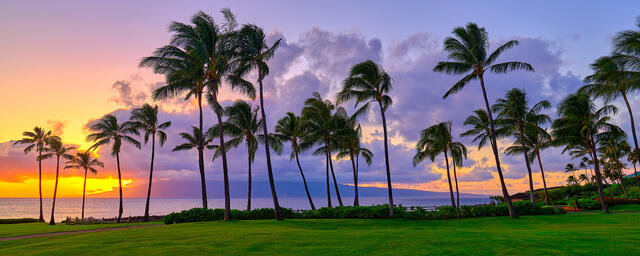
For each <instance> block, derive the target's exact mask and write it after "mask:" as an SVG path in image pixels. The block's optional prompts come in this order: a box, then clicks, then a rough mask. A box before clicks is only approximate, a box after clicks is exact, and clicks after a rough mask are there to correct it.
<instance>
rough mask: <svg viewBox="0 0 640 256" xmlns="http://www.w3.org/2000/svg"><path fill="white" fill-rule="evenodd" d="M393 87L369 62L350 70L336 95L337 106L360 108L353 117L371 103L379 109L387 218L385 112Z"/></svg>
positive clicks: (387, 77) (391, 101)
mask: <svg viewBox="0 0 640 256" xmlns="http://www.w3.org/2000/svg"><path fill="white" fill-rule="evenodd" d="M392 88H393V85H392V84H391V76H389V74H387V72H386V71H385V70H384V69H383V68H382V67H381V66H380V65H378V64H376V63H375V62H373V61H371V60H367V61H365V62H362V63H359V64H356V65H355V66H353V67H352V68H351V71H350V72H349V77H347V79H345V80H344V83H343V85H342V90H341V91H340V92H339V93H338V95H337V104H341V103H343V102H347V101H352V100H353V101H355V107H357V106H358V105H359V104H361V103H362V106H361V107H360V108H359V109H358V110H357V111H356V112H355V113H354V114H353V115H354V116H355V117H359V116H361V115H364V114H366V112H367V111H368V109H369V106H370V105H371V104H372V103H374V102H375V103H377V104H378V106H379V107H380V117H381V118H382V131H383V135H384V162H385V167H386V172H387V190H388V193H389V217H393V206H394V205H393V191H392V188H391V167H390V164H389V145H388V138H387V118H386V116H385V112H386V111H387V109H388V108H389V107H390V106H391V104H392V103H393V100H391V97H390V96H389V95H388V94H389V92H390V91H391V89H392Z"/></svg>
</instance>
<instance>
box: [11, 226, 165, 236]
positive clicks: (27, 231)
mask: <svg viewBox="0 0 640 256" xmlns="http://www.w3.org/2000/svg"><path fill="white" fill-rule="evenodd" d="M160 223H161V222H149V223H143V222H133V223H130V224H127V223H121V224H92V225H64V224H56V225H54V226H51V225H49V224H47V223H24V224H2V225H0V237H10V236H22V235H32V234H43V233H53V232H64V231H76V230H88V229H99V228H112V227H123V226H135V225H149V224H160Z"/></svg>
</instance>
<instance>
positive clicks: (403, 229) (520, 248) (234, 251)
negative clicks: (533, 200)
mask: <svg viewBox="0 0 640 256" xmlns="http://www.w3.org/2000/svg"><path fill="white" fill-rule="evenodd" d="M639 219H640V213H617V214H606V215H603V214H600V213H579V214H565V215H556V216H524V217H522V218H520V219H517V220H514V219H510V218H509V217H485V218H468V219H456V220H437V221H422V220H421V221H418V220H401V219H394V220H384V219H381V220H353V219H351V220H286V221H284V222H276V221H273V220H255V221H231V222H222V221H215V222H203V223H188V224H176V225H167V226H156V227H146V228H138V229H128V230H113V231H104V232H95V233H85V234H72V235H63V236H53V237H40V238H30V239H23V240H14V241H5V242H0V252H1V254H4V255H30V254H33V255H78V254H91V255H176V254H181V255H202V254H212V255H213V254H216V255H247V254H251V255H317V254H330V255H372V254H374V255H394V254H395V255H416V254H418V255H425V254H429V255H445V254H448V255H533V254H536V255H542V254H554V255H632V254H636V253H637V252H638V251H640V243H638V242H637V241H638V240H639V239H640V225H639V221H638V220H639ZM24 225H30V224H15V227H16V228H15V229H14V230H16V231H17V230H18V229H19V227H20V226H24ZM2 228H3V227H0V229H2Z"/></svg>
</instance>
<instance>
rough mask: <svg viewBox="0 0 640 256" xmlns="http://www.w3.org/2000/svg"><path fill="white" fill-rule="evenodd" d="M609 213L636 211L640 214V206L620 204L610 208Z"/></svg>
mask: <svg viewBox="0 0 640 256" xmlns="http://www.w3.org/2000/svg"><path fill="white" fill-rule="evenodd" d="M609 211H612V212H620V211H625V212H626V211H629V212H631V211H636V212H640V204H618V205H614V206H610V207H609Z"/></svg>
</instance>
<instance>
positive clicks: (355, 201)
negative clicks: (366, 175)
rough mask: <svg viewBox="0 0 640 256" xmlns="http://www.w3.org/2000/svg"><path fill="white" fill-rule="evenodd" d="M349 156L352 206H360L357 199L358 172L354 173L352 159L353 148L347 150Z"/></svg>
mask: <svg viewBox="0 0 640 256" xmlns="http://www.w3.org/2000/svg"><path fill="white" fill-rule="evenodd" d="M349 158H351V167H352V168H353V193H354V196H353V206H360V202H359V201H360V200H359V199H358V174H357V173H356V161H355V160H354V159H353V158H354V156H353V150H350V151H349Z"/></svg>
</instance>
